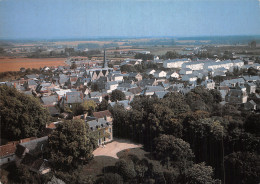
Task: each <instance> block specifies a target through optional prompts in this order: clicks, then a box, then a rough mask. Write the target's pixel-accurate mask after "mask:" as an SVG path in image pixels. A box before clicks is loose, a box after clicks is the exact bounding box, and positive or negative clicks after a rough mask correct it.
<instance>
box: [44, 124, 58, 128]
mask: <svg viewBox="0 0 260 184" xmlns="http://www.w3.org/2000/svg"><path fill="white" fill-rule="evenodd" d="M46 128H51V129H54V128H56V126H55V124H54V123H50V124H49V125H47V126H46Z"/></svg>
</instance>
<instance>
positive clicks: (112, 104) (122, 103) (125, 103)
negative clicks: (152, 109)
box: [109, 100, 131, 110]
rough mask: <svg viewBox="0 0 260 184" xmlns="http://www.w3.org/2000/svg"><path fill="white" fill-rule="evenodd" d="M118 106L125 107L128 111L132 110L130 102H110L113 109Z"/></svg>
mask: <svg viewBox="0 0 260 184" xmlns="http://www.w3.org/2000/svg"><path fill="white" fill-rule="evenodd" d="M116 104H118V105H122V106H123V107H124V109H126V110H130V109H131V106H130V101H129V100H121V101H118V102H110V103H109V105H111V106H112V107H114V106H115V105H116Z"/></svg>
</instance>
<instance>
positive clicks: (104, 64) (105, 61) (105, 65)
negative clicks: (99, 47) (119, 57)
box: [103, 49, 108, 68]
mask: <svg viewBox="0 0 260 184" xmlns="http://www.w3.org/2000/svg"><path fill="white" fill-rule="evenodd" d="M103 68H108V65H107V59H106V49H104V63H103Z"/></svg>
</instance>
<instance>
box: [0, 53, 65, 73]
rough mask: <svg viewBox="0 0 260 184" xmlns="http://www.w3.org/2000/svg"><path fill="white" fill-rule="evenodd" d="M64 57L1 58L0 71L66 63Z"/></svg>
mask: <svg viewBox="0 0 260 184" xmlns="http://www.w3.org/2000/svg"><path fill="white" fill-rule="evenodd" d="M65 60H66V58H36V59H34V58H1V57H0V72H6V71H19V70H20V68H22V67H24V68H40V67H44V66H49V67H50V66H59V65H60V66H61V65H66V64H65V62H64V61H65Z"/></svg>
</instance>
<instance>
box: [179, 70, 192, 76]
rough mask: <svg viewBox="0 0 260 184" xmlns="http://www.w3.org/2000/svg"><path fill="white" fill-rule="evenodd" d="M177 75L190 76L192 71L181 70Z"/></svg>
mask: <svg viewBox="0 0 260 184" xmlns="http://www.w3.org/2000/svg"><path fill="white" fill-rule="evenodd" d="M179 73H180V74H181V75H187V74H192V70H191V69H190V68H182V69H181V70H180V72H179Z"/></svg>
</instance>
